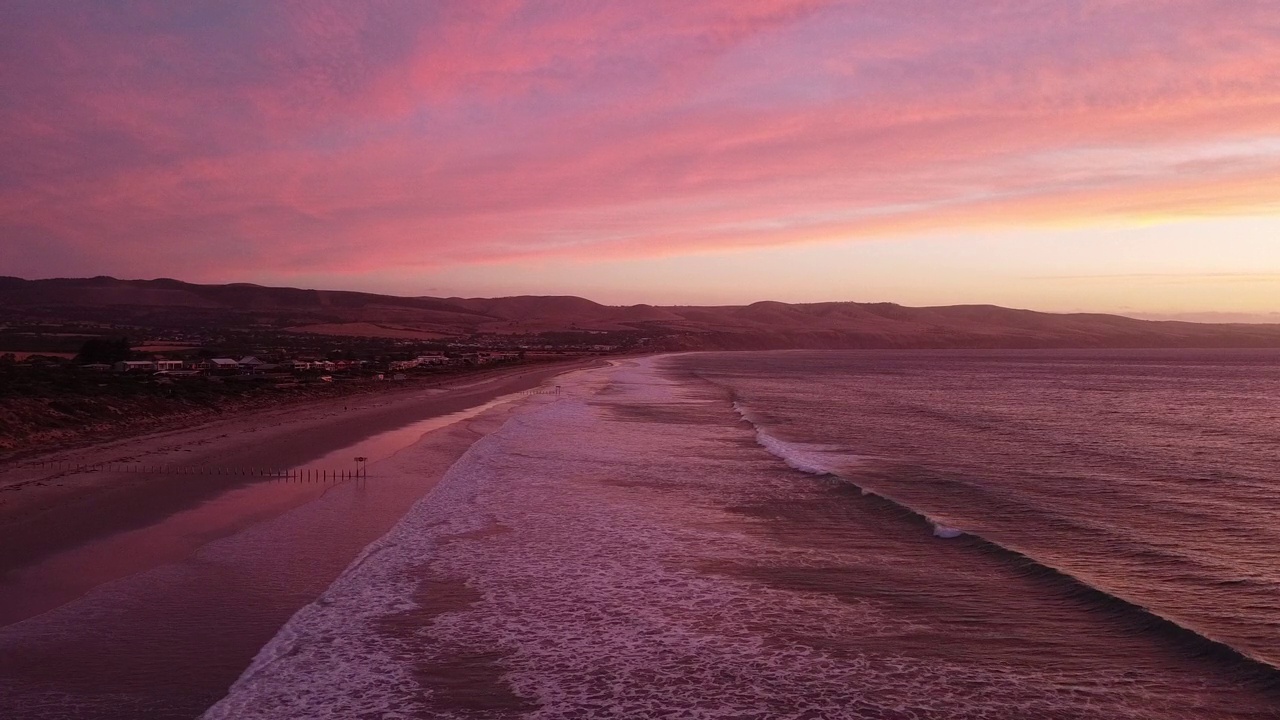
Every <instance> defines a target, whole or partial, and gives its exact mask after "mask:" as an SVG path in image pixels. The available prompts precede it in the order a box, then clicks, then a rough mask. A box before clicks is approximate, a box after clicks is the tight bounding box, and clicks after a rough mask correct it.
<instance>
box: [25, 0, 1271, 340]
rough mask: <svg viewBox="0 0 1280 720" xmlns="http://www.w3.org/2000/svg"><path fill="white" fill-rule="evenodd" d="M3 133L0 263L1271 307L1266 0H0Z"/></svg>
mask: <svg viewBox="0 0 1280 720" xmlns="http://www.w3.org/2000/svg"><path fill="white" fill-rule="evenodd" d="M0 153H2V154H3V157H4V162H3V163H2V164H0V274H5V275H18V276H22V277H28V278H39V277H55V276H86V275H114V276H117V277H126V278H152V277H176V278H180V279H183V280H189V281H194V282H257V283H263V284H284V285H293V286H305V287H323V288H338V289H358V290H370V291H375V292H388V293H395V294H409V295H437V296H449V295H464V296H491V295H512V294H526V293H528V294H576V295H583V296H586V297H590V298H592V299H594V300H597V301H600V302H606V303H615V304H616V303H636V302H648V303H655V304H675V303H697V304H712V303H739V302H750V301H754V300H761V299H773V300H784V301H817V300H859V301H886V300H887V301H894V302H899V303H903V304H908V305H925V304H952V303H979V302H980V303H995V304H1000V305H1009V306H1016V307H1028V308H1033V309H1039V310H1050V311H1071V310H1091V311H1104V312H1121V313H1126V314H1135V315H1144V316H1160V317H1163V316H1167V315H1179V316H1186V317H1196V318H1200V319H1215V318H1221V319H1271V320H1275V321H1280V314H1277V313H1280V3H1278V2H1276V0H1112V1H1109V2H1108V1H1101V0H1099V1H1090V0H1079V1H1073V0H1039V1H1037V0H1020V1H1019V2H1005V1H999V2H997V1H994V0H993V1H991V2H985V1H977V0H975V1H974V2H956V0H865V1H855V0H848V1H846V2H820V1H814V0H626V1H622V2H597V1H588V0H582V1H575V2H543V1H527V2H520V1H512V0H495V1H492V2H490V1H486V0H463V1H459V2H429V1H428V0H412V1H408V0H406V1H403V2H361V3H356V2H345V1H344V2H332V3H330V2H320V1H318V0H297V1H296V2H263V1H262V0H249V1H245V2H227V1H219V2H204V3H194V2H180V1H176V0H158V1H156V2H150V1H143V0H138V1H121V2H73V1H70V0H60V1H59V2H49V1H47V0H38V1H30V2H28V1H24V0H8V1H7V2H5V3H3V4H2V5H0ZM1192 314H1193V315H1192Z"/></svg>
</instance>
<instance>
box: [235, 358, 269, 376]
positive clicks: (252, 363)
mask: <svg viewBox="0 0 1280 720" xmlns="http://www.w3.org/2000/svg"><path fill="white" fill-rule="evenodd" d="M237 364H238V365H239V366H240V369H241V370H248V371H249V372H253V371H254V370H255V369H257V367H258V366H259V365H265V364H266V362H264V361H262V360H259V359H258V358H256V357H254V356H252V355H249V356H248V357H242V358H240V362H239V363H237Z"/></svg>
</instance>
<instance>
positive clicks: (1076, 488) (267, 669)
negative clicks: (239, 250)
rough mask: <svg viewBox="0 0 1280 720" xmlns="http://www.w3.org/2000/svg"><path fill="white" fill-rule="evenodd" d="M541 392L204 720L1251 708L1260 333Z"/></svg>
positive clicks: (1273, 529) (720, 359)
mask: <svg viewBox="0 0 1280 720" xmlns="http://www.w3.org/2000/svg"><path fill="white" fill-rule="evenodd" d="M558 382H560V383H561V385H562V392H561V393H560V394H558V395H542V396H534V397H532V398H530V399H528V400H526V401H524V402H525V406H524V407H523V408H521V409H520V410H518V411H517V412H514V413H512V414H511V415H510V417H509V419H507V420H506V421H505V423H504V424H502V425H501V427H500V428H499V429H497V430H496V431H495V432H493V433H491V434H489V435H487V436H486V437H484V438H483V439H481V440H480V441H479V442H477V443H476V444H475V445H473V446H472V447H471V449H470V450H469V451H468V452H467V453H466V454H465V455H464V456H463V457H462V458H461V459H460V460H459V461H458V462H457V463H455V464H454V465H453V466H452V467H451V468H450V469H449V471H448V472H447V473H446V475H445V477H444V478H443V480H442V481H441V482H440V483H439V484H438V485H437V486H436V487H435V488H434V489H433V490H432V491H431V492H430V493H429V494H428V495H426V496H425V497H423V498H422V499H421V500H420V501H419V502H418V503H417V504H416V505H415V506H414V507H413V509H412V510H411V511H410V512H409V513H408V514H407V515H406V516H405V517H404V518H403V519H402V520H401V521H400V522H399V523H398V524H397V525H396V526H395V528H394V529H393V530H392V531H391V532H390V533H388V534H387V535H386V536H384V537H382V538H381V539H380V540H378V541H377V542H375V543H373V544H372V545H370V546H369V547H368V548H366V549H365V551H364V552H363V553H362V554H361V556H360V557H359V558H358V559H357V560H356V561H355V562H354V563H353V564H352V565H351V566H350V567H349V568H348V569H347V571H346V572H344V573H343V574H342V575H341V576H340V577H339V579H338V580H337V581H336V582H335V583H334V584H333V585H332V586H330V587H329V588H328V589H327V590H326V591H325V592H324V593H323V594H322V595H321V596H320V597H319V598H318V599H317V600H316V601H315V602H313V603H311V604H310V605H307V606H306V607H305V608H303V609H302V610H301V611H299V612H298V613H297V614H296V615H294V616H293V618H292V619H291V620H290V621H289V622H288V623H287V624H286V625H285V627H284V628H283V629H282V630H281V632H280V633H279V634H278V635H276V637H275V638H274V639H273V640H272V641H271V642H270V643H269V644H268V645H267V646H266V647H264V648H263V649H262V651H261V652H260V653H259V654H258V656H257V658H256V659H255V660H254V662H253V664H252V666H251V667H250V668H248V669H247V670H246V671H245V673H244V674H243V675H242V676H241V677H240V679H239V680H238V681H237V682H236V684H235V685H234V686H233V687H232V688H231V689H230V692H229V694H228V695H227V696H226V697H225V698H224V699H223V700H222V701H221V702H219V703H218V704H217V705H215V706H214V707H212V708H211V709H210V710H209V711H208V713H207V714H206V717H207V718H211V719H221V718H279V717H290V718H351V717H388V718H548V719H549V718H962V719H963V718H1000V719H1008V718H1081V719H1083V718H1089V719H1095V718H1133V719H1138V718H1144V719H1146V718H1149V719H1151V720H1156V719H1159V720H1167V719H1170V718H1188V719H1192V718H1194V719H1217V718H1278V717H1280V683H1277V679H1280V675H1278V671H1277V670H1276V668H1277V666H1280V592H1277V590H1280V565H1278V561H1280V524H1278V523H1277V518H1278V517H1280V488H1278V487H1277V484H1278V483H1280V478H1278V477H1277V475H1278V474H1280V354H1278V353H1275V352H1264V351H1212V352H1210V351H1176V352H1175V351H1167V352H1156V351H1124V352H1119V351H1116V352H1103V351H1039V352H943V351H937V352H924V351H915V352H870V351H868V352H763V353H694V354H684V355H672V356H661V357H650V358H642V359H629V360H619V361H615V362H614V363H613V364H612V366H611V367H609V368H604V369H596V370H588V371H582V372H579V373H576V374H575V375H573V376H569V377H566V378H564V379H562V380H560V381H558ZM394 460H395V464H394V465H392V466H388V467H387V468H384V469H383V472H397V471H398V472H412V471H413V467H414V456H413V450H412V448H411V449H409V450H406V451H402V452H401V453H399V454H398V455H397V456H396V458H395V459H394Z"/></svg>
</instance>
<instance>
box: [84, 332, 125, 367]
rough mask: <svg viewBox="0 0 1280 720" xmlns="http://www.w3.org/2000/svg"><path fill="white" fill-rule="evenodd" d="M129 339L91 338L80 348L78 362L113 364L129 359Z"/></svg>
mask: <svg viewBox="0 0 1280 720" xmlns="http://www.w3.org/2000/svg"><path fill="white" fill-rule="evenodd" d="M130 349H131V348H130V345H129V338H126V337H115V338H106V337H96V338H89V339H88V340H86V341H85V343H84V345H82V346H81V347H80V354H79V355H77V356H76V361H77V362H81V363H113V362H119V361H121V360H128V359H129V351H130Z"/></svg>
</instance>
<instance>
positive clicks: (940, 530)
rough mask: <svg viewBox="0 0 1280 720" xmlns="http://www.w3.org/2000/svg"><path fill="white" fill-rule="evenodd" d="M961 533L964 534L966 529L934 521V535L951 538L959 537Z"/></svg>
mask: <svg viewBox="0 0 1280 720" xmlns="http://www.w3.org/2000/svg"><path fill="white" fill-rule="evenodd" d="M961 535H964V531H963V530H960V529H959V528H953V527H949V526H947V525H943V524H942V523H940V522H935V523H933V536H934V537H940V538H946V539H951V538H958V537H960V536H961Z"/></svg>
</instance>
